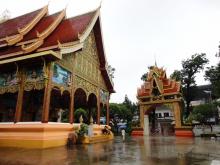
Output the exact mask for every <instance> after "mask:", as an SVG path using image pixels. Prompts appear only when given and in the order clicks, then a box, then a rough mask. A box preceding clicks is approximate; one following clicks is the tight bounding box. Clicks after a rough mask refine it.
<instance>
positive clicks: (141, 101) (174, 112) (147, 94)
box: [132, 65, 192, 136]
mask: <svg viewBox="0 0 220 165" xmlns="http://www.w3.org/2000/svg"><path fill="white" fill-rule="evenodd" d="M137 99H138V105H139V108H140V126H141V129H138V130H134V131H133V132H132V134H133V135H147V136H149V135H152V134H154V133H155V131H156V132H159V131H160V132H161V133H162V134H164V133H165V132H164V131H169V130H170V129H171V130H172V126H171V125H172V124H174V128H173V129H175V135H176V136H192V128H191V127H187V126H184V125H183V123H182V117H181V116H182V115H181V112H182V104H183V98H182V94H181V84H180V82H177V81H176V80H173V79H171V78H168V77H167V75H166V71H165V70H164V69H163V68H159V67H157V66H156V65H155V66H152V67H149V72H147V74H146V80H145V81H144V83H143V85H141V87H140V88H138V89H137ZM161 113H163V115H162V114H161ZM173 117H174V118H173ZM162 118H163V120H161V119H162ZM156 120H157V121H156ZM164 123H166V124H167V123H168V124H169V125H165V124H164ZM162 124H164V127H163V126H162ZM158 126H159V128H158ZM167 126H169V127H170V128H169V129H168V127H167ZM165 128H166V129H165ZM165 134H166V133H165Z"/></svg>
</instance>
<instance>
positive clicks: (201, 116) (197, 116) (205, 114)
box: [192, 104, 218, 123]
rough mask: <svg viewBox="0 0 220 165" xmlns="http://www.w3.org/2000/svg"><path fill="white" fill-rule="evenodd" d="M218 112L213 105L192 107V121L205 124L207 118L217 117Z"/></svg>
mask: <svg viewBox="0 0 220 165" xmlns="http://www.w3.org/2000/svg"><path fill="white" fill-rule="evenodd" d="M217 115H218V111H217V108H216V106H215V105H214V104H202V105H198V106H196V107H194V109H193V111H192V118H193V120H196V121H199V122H200V123H206V122H207V120H208V119H209V118H212V117H217Z"/></svg>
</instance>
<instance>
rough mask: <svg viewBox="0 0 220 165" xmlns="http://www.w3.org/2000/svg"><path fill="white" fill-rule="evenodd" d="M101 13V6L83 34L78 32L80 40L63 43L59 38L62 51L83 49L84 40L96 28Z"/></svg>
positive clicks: (68, 51) (70, 51) (69, 51)
mask: <svg viewBox="0 0 220 165" xmlns="http://www.w3.org/2000/svg"><path fill="white" fill-rule="evenodd" d="M99 15H100V7H99V8H98V9H96V11H95V14H94V16H93V18H92V20H91V21H90V23H89V24H88V25H87V27H86V28H85V30H84V31H83V32H82V33H81V34H80V33H78V40H77V41H74V42H72V43H66V44H65V43H64V44H62V43H60V41H59V40H58V41H57V43H58V47H59V49H60V51H61V53H63V54H64V53H72V52H75V51H77V50H79V49H82V48H83V46H84V42H85V40H86V39H87V37H88V36H89V34H90V33H91V31H92V29H93V28H94V25H95V23H96V21H97V20H98V17H99Z"/></svg>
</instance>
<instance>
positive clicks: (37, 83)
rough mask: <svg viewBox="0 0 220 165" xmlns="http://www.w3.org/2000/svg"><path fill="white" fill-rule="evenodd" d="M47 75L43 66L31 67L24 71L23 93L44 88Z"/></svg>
mask: <svg viewBox="0 0 220 165" xmlns="http://www.w3.org/2000/svg"><path fill="white" fill-rule="evenodd" d="M46 78H47V74H46V72H45V71H44V66H38V67H31V68H26V69H25V85H24V90H25V91H31V90H33V89H37V90H41V89H43V88H44V87H45V79H46Z"/></svg>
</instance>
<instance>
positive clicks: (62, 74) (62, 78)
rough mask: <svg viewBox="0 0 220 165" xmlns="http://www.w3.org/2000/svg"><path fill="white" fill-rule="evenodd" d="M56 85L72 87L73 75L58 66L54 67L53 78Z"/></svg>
mask: <svg viewBox="0 0 220 165" xmlns="http://www.w3.org/2000/svg"><path fill="white" fill-rule="evenodd" d="M52 80H53V82H54V83H57V84H60V85H64V86H70V85H71V73H70V72H69V71H67V70H66V69H64V68H62V67H61V66H59V65H58V64H55V65H54V71H53V78H52Z"/></svg>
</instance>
